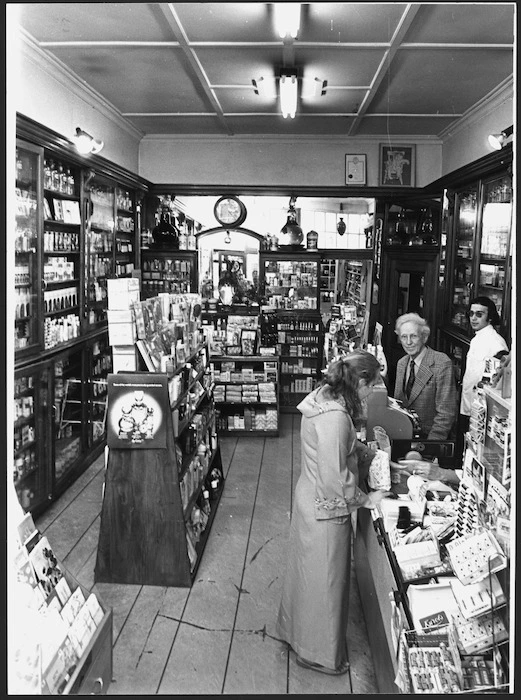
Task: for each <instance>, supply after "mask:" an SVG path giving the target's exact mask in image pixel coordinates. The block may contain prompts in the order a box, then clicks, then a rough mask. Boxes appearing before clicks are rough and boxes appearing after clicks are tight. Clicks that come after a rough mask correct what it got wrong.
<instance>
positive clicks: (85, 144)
mask: <svg viewBox="0 0 521 700" xmlns="http://www.w3.org/2000/svg"><path fill="white" fill-rule="evenodd" d="M72 139H73V141H74V143H75V145H76V150H77V151H78V153H81V154H82V155H87V154H88V153H99V152H100V151H101V149H102V148H103V141H97V140H96V139H95V138H94V137H93V136H91V135H90V134H88V133H87V132H86V131H83V130H82V129H80V127H79V126H77V127H76V134H75V135H74V136H73V137H72Z"/></svg>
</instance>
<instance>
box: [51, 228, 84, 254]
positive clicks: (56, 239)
mask: <svg viewBox="0 0 521 700" xmlns="http://www.w3.org/2000/svg"><path fill="white" fill-rule="evenodd" d="M44 224H45V226H46V227H47V228H46V230H45V231H44V232H43V251H44V253H79V252H80V233H79V230H80V226H79V224H77V225H75V224H65V223H63V222H60V221H44ZM56 225H58V229H56V230H55V226H56ZM51 226H52V227H53V228H52V229H51V228H50V227H51ZM61 226H63V228H64V229H66V230H63V231H61V230H60V228H61Z"/></svg>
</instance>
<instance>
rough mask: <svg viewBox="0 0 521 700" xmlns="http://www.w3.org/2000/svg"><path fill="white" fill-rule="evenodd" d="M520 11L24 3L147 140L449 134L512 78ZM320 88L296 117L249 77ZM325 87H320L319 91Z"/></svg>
mask: <svg viewBox="0 0 521 700" xmlns="http://www.w3.org/2000/svg"><path fill="white" fill-rule="evenodd" d="M514 12H515V3H504V4H503V3H480V2H478V3H469V4H466V3H414V4H405V3H394V2H384V3H368V2H364V3H336V2H333V3H326V2H316V3H306V4H302V10H301V23H300V29H299V32H298V35H297V37H296V39H295V40H293V41H291V40H283V39H281V38H279V36H278V34H277V32H276V31H275V27H274V21H273V14H274V12H273V5H272V4H270V3H256V2H239V3H27V4H20V22H21V27H22V30H23V31H24V32H26V33H28V34H29V35H30V37H32V38H33V39H34V41H35V42H36V44H37V45H38V46H39V47H40V48H41V49H42V50H43V51H45V52H48V53H49V54H51V55H52V57H53V58H54V59H57V60H58V61H59V62H60V63H61V64H63V65H64V66H65V67H66V69H67V70H68V71H71V72H72V73H73V74H74V76H75V77H76V79H77V80H79V81H80V82H81V83H87V84H88V85H89V86H90V87H91V88H92V89H93V90H94V91H96V92H97V93H99V94H100V95H102V96H103V97H104V98H105V99H106V100H107V101H108V102H109V103H111V104H112V105H113V107H115V109H116V110H117V111H119V112H120V113H121V115H122V117H123V118H124V119H126V120H128V121H129V122H130V123H132V124H133V125H134V126H135V127H137V129H139V130H140V131H141V132H142V133H143V135H146V134H168V133H173V134H206V135H212V134H215V135H241V134H287V135H304V134H307V135H310V134H311V135H313V134H316V135H319V134H324V135H325V134H330V135H342V134H345V135H347V136H366V137H371V136H373V135H381V134H388V135H391V136H393V135H395V136H400V135H404V134H407V135H412V136H426V137H443V134H444V133H445V132H446V131H447V130H448V129H449V128H452V127H453V126H454V125H455V124H456V123H457V122H458V120H460V119H461V118H462V117H463V116H464V115H466V114H467V113H468V112H469V111H472V110H473V109H475V108H477V107H479V105H480V103H482V102H483V101H484V100H485V99H487V98H489V97H491V96H493V95H494V94H495V93H496V92H497V91H498V90H500V89H501V88H502V87H504V86H505V85H507V84H509V83H510V82H511V81H512V75H513V62H514ZM284 67H286V68H288V67H289V68H293V69H296V71H297V74H298V75H299V77H301V78H311V79H312V80H314V79H317V78H318V81H315V82H316V83H320V84H321V85H322V86H323V89H322V92H325V94H320V92H321V91H320V90H319V94H318V95H316V96H313V97H309V98H306V99H304V98H299V102H298V107H297V114H296V117H295V118H294V119H291V118H287V119H283V117H282V115H281V113H280V109H279V104H278V100H277V99H276V98H268V97H263V96H261V95H259V94H256V92H255V90H254V86H253V83H252V80H258V79H259V78H260V77H264V76H271V77H277V76H278V75H279V72H280V70H281V69H282V68H284ZM324 83H325V85H324Z"/></svg>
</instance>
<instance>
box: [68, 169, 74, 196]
mask: <svg viewBox="0 0 521 700" xmlns="http://www.w3.org/2000/svg"><path fill="white" fill-rule="evenodd" d="M67 194H74V175H73V174H72V172H71V169H70V168H67Z"/></svg>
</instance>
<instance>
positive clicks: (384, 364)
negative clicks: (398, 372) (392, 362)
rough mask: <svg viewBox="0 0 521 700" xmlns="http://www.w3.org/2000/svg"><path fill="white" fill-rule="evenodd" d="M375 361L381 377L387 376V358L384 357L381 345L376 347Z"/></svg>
mask: <svg viewBox="0 0 521 700" xmlns="http://www.w3.org/2000/svg"><path fill="white" fill-rule="evenodd" d="M375 355H376V359H377V360H378V362H379V363H380V374H381V375H382V377H386V376H387V358H386V357H385V353H384V349H383V347H382V346H381V345H377V346H376V353H375Z"/></svg>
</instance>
